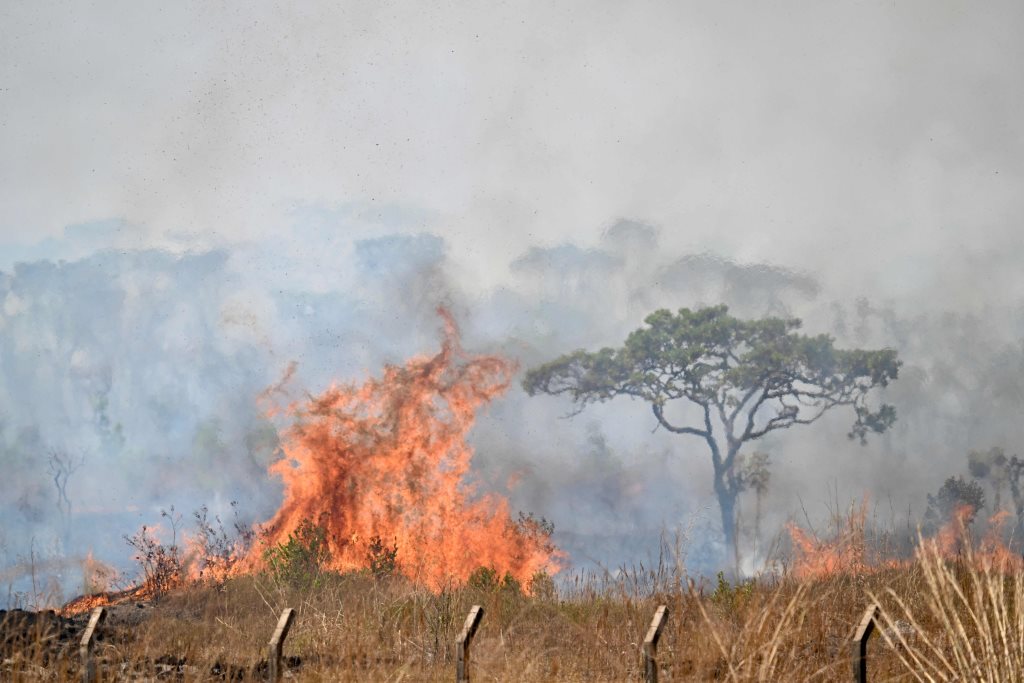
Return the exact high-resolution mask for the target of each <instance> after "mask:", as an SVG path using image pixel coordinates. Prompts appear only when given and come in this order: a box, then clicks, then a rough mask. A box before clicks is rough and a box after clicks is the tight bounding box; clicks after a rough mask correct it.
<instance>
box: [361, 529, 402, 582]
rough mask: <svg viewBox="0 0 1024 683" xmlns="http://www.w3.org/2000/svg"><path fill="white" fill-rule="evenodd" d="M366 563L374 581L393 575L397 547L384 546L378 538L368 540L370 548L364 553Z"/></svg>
mask: <svg viewBox="0 0 1024 683" xmlns="http://www.w3.org/2000/svg"><path fill="white" fill-rule="evenodd" d="M366 561H367V562H368V563H369V565H370V573H371V574H373V577H374V578H375V579H386V578H388V577H389V576H391V575H392V574H394V573H395V569H397V567H398V545H397V544H395V545H393V546H388V545H385V543H384V541H382V540H381V538H380V536H374V537H373V538H371V539H370V546H369V548H367V551H366Z"/></svg>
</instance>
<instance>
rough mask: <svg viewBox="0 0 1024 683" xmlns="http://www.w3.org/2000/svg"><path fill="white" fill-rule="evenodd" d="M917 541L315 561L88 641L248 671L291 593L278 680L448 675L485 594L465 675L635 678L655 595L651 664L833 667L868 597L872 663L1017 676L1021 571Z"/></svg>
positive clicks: (59, 673) (881, 670)
mask: <svg viewBox="0 0 1024 683" xmlns="http://www.w3.org/2000/svg"><path fill="white" fill-rule="evenodd" d="M923 548H924V550H923V551H922V552H920V553H919V556H918V559H917V561H916V562H914V563H908V564H907V565H906V566H903V567H897V568H890V569H885V570H881V571H877V572H874V573H866V574H861V575H850V574H838V575H834V576H832V577H830V578H827V579H821V580H816V581H798V580H795V579H778V578H775V579H770V580H762V581H759V582H756V583H752V584H749V585H742V586H739V587H737V586H733V585H729V584H728V583H726V582H722V583H718V584H715V583H714V582H704V583H703V584H697V585H694V584H693V583H690V582H687V581H686V580H685V577H682V576H680V575H679V573H678V571H677V570H674V569H671V568H666V567H665V566H661V567H658V568H657V569H656V570H653V571H651V570H648V569H644V568H642V567H641V568H637V569H636V570H635V571H631V572H625V573H621V574H619V575H618V576H616V577H612V576H609V575H577V576H576V577H575V578H574V579H573V580H571V581H568V582H564V583H563V584H562V586H561V587H560V589H559V590H558V591H557V593H554V592H552V591H550V590H547V591H539V594H538V595H536V596H528V595H523V594H522V593H520V592H519V591H518V590H516V589H514V588H512V589H510V588H500V587H492V588H472V587H459V588H454V589H452V590H447V591H443V592H441V593H439V594H435V593H431V592H429V591H426V590H423V589H421V588H418V587H416V586H413V585H411V584H409V583H407V582H405V581H404V580H402V579H398V578H392V579H382V580H375V579H374V578H373V577H372V576H371V575H369V573H361V574H348V575H338V574H331V573H325V574H322V575H320V576H319V577H317V580H316V582H315V584H314V585H311V586H308V587H305V588H299V587H296V586H294V585H288V584H286V583H278V582H275V581H274V580H273V579H271V578H270V577H268V576H265V575H263V576H247V577H242V578H236V579H232V580H229V581H227V582H225V583H222V584H216V585H214V584H208V585H192V586H191V587H189V588H187V589H184V590H179V591H176V592H173V593H171V594H168V595H165V596H163V597H162V598H161V599H160V600H158V601H157V602H155V603H152V604H147V605H144V606H136V605H121V606H118V607H116V608H113V609H112V610H111V614H110V617H109V619H108V623H107V624H106V625H105V626H104V629H103V633H104V638H103V639H102V641H101V642H100V643H98V646H97V654H98V657H99V659H100V661H101V662H102V665H101V671H100V673H101V676H100V680H101V681H114V680H118V681H121V680H147V681H149V680H153V681H155V680H186V681H200V680H247V681H248V680H264V679H265V676H266V662H265V657H266V652H265V649H266V643H267V641H268V639H269V637H270V634H271V632H272V630H273V628H274V626H275V623H276V620H277V617H278V615H279V614H280V613H281V611H282V610H283V609H284V608H285V607H293V608H295V609H296V611H297V619H296V622H295V625H294V626H293V628H292V631H291V634H290V635H289V637H288V640H287V642H286V644H285V652H286V656H288V657H290V658H292V659H291V660H290V665H291V670H290V677H291V679H292V680H302V681H341V682H343V681H381V682H387V681H395V682H397V681H410V682H411V681H450V680H452V678H453V676H454V667H455V663H454V654H455V653H454V641H455V638H456V635H457V633H458V631H459V630H460V628H461V626H462V623H463V621H464V619H465V616H466V614H467V613H468V611H469V609H470V607H471V606H472V605H474V604H480V605H482V606H483V607H484V610H485V617H484V620H483V624H482V626H481V628H480V630H479V632H478V633H477V636H476V639H475V640H474V643H473V648H472V672H473V680H474V681H495V682H498V681H507V682H512V681H515V682H521V683H533V682H540V681H629V680H640V676H641V666H642V662H641V659H640V646H641V643H640V640H641V639H642V637H643V634H644V632H645V631H646V628H647V626H648V623H649V621H650V619H651V617H652V615H653V613H654V611H655V609H656V607H657V605H659V604H666V605H668V607H669V610H670V617H669V621H668V624H667V626H666V628H665V630H664V632H663V635H662V640H661V643H660V646H659V653H658V654H659V656H658V660H659V665H660V667H659V668H660V669H661V680H663V681H841V680H849V679H850V677H851V660H850V654H851V649H850V637H851V635H852V631H853V629H854V627H855V625H856V623H857V622H858V621H859V619H860V616H861V614H862V613H863V612H864V609H865V608H866V607H867V606H868V605H870V604H872V603H873V602H876V601H877V603H878V604H879V605H880V606H881V608H882V616H881V619H880V622H881V623H880V628H879V632H880V637H879V636H876V637H875V638H874V639H873V642H872V644H871V647H870V650H871V654H870V671H871V676H870V679H871V680H872V681H954V680H959V681H968V680H970V681H991V682H993V683H994V682H1001V681H1020V680H1022V678H1024V677H1022V672H1024V611H1021V610H1020V609H1018V606H1020V605H1024V574H1021V573H1020V572H1019V571H1015V572H1005V571H1000V570H998V569H997V568H993V567H991V566H989V565H986V564H985V562H984V560H983V558H978V557H975V556H973V555H971V554H970V553H969V552H968V553H966V554H965V555H963V556H961V557H959V558H958V559H957V560H955V561H949V560H946V559H944V558H942V557H940V555H939V554H938V551H937V550H936V549H935V548H934V547H933V546H930V545H928V544H925V545H924V546H923ZM83 620H84V618H83ZM80 626H81V621H80V622H79V624H78V627H79V628H80ZM2 657H3V658H4V662H3V664H2V668H0V679H2V680H4V681H15V682H17V681H38V680H47V681H70V680H79V676H80V674H79V671H78V662H77V641H76V640H75V639H74V638H65V639H64V640H63V641H61V640H59V639H56V638H51V639H49V640H46V639H45V638H41V637H40V634H35V637H34V639H33V638H31V637H30V638H29V639H28V641H27V643H22V644H20V645H18V646H13V645H11V644H7V645H5V646H4V651H3V652H2Z"/></svg>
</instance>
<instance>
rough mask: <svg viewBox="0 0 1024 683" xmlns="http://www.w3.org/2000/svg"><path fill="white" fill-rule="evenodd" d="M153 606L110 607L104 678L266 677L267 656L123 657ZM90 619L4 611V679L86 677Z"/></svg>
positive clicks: (288, 664)
mask: <svg viewBox="0 0 1024 683" xmlns="http://www.w3.org/2000/svg"><path fill="white" fill-rule="evenodd" d="M152 609H153V606H152V605H151V604H149V603H145V602H137V603H127V604H117V605H109V606H107V607H106V610H107V616H106V619H105V620H104V622H103V623H102V624H101V625H100V627H99V628H98V629H97V630H96V634H95V635H94V640H93V642H94V652H95V661H96V663H97V665H98V673H99V676H100V680H118V681H155V680H161V681H162V680H184V679H186V678H187V679H188V680H202V679H206V680H211V681H217V680H220V681H247V680H264V679H266V677H267V672H268V664H267V661H266V660H265V659H264V660H261V661H259V662H258V663H256V664H255V665H254V666H245V665H242V664H238V663H232V662H222V661H216V662H214V663H213V664H209V663H206V664H204V665H201V666H200V665H198V664H195V663H192V662H190V661H189V660H188V658H187V657H183V656H180V655H175V654H170V653H168V654H164V655H159V656H156V657H152V658H143V659H137V658H135V659H131V660H130V661H124V660H122V661H118V660H119V659H120V658H119V657H118V656H117V655H118V653H119V652H126V651H128V650H130V649H131V646H132V645H133V643H134V641H135V636H136V632H137V631H138V629H139V627H140V626H142V625H143V623H144V622H145V621H146V620H147V619H148V618H149V616H150V613H151V612H152ZM89 617H90V613H89V612H83V613H80V614H76V615H72V616H63V615H62V614H60V613H59V612H57V611H55V610H42V611H38V612H35V611H29V610H22V609H14V610H0V681H31V680H57V681H66V680H75V681H77V680H80V678H81V675H82V670H81V661H80V654H79V645H80V642H81V639H82V635H83V634H84V632H85V629H86V626H87V625H88V623H89ZM284 663H285V668H286V670H291V671H296V670H298V669H299V668H300V667H301V665H302V661H301V659H299V658H298V657H287V658H285V662H284Z"/></svg>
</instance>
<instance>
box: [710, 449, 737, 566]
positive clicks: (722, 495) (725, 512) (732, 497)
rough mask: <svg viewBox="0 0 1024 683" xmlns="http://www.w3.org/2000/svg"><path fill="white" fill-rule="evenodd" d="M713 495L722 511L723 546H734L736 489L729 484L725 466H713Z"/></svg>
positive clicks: (732, 548) (733, 547)
mask: <svg viewBox="0 0 1024 683" xmlns="http://www.w3.org/2000/svg"><path fill="white" fill-rule="evenodd" d="M715 495H716V496H717V497H718V508H719V510H720V511H721V513H722V533H723V534H724V535H725V547H726V548H729V549H731V550H735V548H736V491H735V490H734V488H733V487H732V486H730V485H729V481H728V479H727V476H726V468H725V467H716V468H715Z"/></svg>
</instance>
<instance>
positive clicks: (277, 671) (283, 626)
mask: <svg viewBox="0 0 1024 683" xmlns="http://www.w3.org/2000/svg"><path fill="white" fill-rule="evenodd" d="M293 621H295V610H294V609H292V608H291V607H288V608H287V609H285V610H284V611H283V612H281V616H280V617H279V618H278V620H277V628H275V629H274V635H272V636H271V637H270V643H269V645H268V647H267V665H268V666H269V668H270V681H271V683H280V681H281V677H282V676H284V662H283V661H282V651H283V649H284V639H285V638H287V637H288V631H289V630H290V629H291V627H292V622H293Z"/></svg>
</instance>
